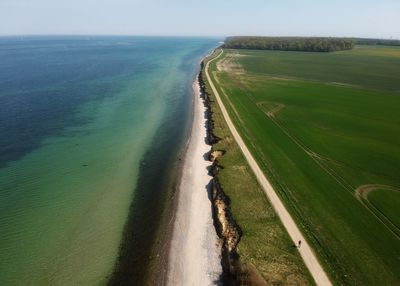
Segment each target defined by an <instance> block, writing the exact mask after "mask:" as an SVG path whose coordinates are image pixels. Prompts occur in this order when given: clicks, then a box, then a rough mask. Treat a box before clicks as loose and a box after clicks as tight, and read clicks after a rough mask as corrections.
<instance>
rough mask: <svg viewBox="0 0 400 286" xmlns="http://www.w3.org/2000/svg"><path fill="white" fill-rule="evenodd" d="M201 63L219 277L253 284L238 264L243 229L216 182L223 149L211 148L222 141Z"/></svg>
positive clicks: (224, 282) (200, 83)
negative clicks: (216, 131) (216, 133)
mask: <svg viewBox="0 0 400 286" xmlns="http://www.w3.org/2000/svg"><path fill="white" fill-rule="evenodd" d="M204 67H205V65H204V62H202V63H201V70H200V73H199V75H198V81H199V86H200V96H201V98H202V99H203V103H204V106H205V107H206V113H205V116H206V129H207V137H206V142H207V144H209V145H211V146H212V150H211V151H210V152H209V154H207V158H208V160H209V161H211V162H212V165H211V166H210V167H209V170H208V171H209V174H210V175H211V176H212V177H213V179H212V180H211V182H210V185H209V193H210V200H211V203H212V214H213V221H214V227H215V230H216V232H217V235H218V237H219V238H220V240H221V244H222V247H221V266H222V271H223V273H222V275H221V277H220V282H222V283H223V285H253V284H254V283H252V282H251V280H252V279H251V278H250V276H251V275H249V272H248V271H246V270H245V269H244V268H243V267H242V265H241V263H240V257H239V254H238V253H237V246H238V244H239V242H240V239H241V237H242V230H241V229H240V227H239V225H238V224H237V223H236V221H235V220H234V218H233V215H232V212H231V208H230V199H229V197H228V196H227V195H226V194H225V192H224V191H223V189H222V187H221V185H220V183H219V181H218V172H219V171H220V170H221V169H223V167H222V166H221V165H219V163H218V158H219V157H221V156H223V155H224V154H225V151H224V150H214V148H213V145H215V144H216V143H218V142H219V141H220V140H221V138H219V137H218V136H216V135H215V134H214V132H213V130H214V121H213V116H212V115H213V112H212V107H211V103H212V101H211V99H210V96H209V94H207V91H206V85H205V81H204V79H203V75H202V72H203V70H204Z"/></svg>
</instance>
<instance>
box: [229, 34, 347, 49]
mask: <svg viewBox="0 0 400 286" xmlns="http://www.w3.org/2000/svg"><path fill="white" fill-rule="evenodd" d="M222 47H223V48H226V49H251V50H281V51H304V52H333V51H343V50H351V49H352V48H353V47H354V41H353V40H352V39H346V38H315V37H310V38H304V37H228V38H227V39H226V40H225V43H224V44H223V46H222Z"/></svg>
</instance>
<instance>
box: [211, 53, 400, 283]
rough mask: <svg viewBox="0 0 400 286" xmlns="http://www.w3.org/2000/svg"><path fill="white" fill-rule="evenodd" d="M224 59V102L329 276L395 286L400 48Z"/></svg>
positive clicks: (220, 74)
mask: <svg viewBox="0 0 400 286" xmlns="http://www.w3.org/2000/svg"><path fill="white" fill-rule="evenodd" d="M393 54H396V56H393ZM224 55H227V56H226V57H222V59H221V61H222V62H223V69H221V65H219V63H216V64H214V65H213V66H211V70H212V71H213V72H212V74H213V76H214V78H215V81H216V82H217V83H218V86H217V88H218V90H219V92H220V94H221V95H222V100H223V101H224V103H225V105H226V106H227V109H228V112H229V113H230V116H231V118H232V119H233V121H234V124H235V125H236V126H237V127H238V128H237V129H238V131H239V133H240V134H241V136H242V137H243V139H244V141H245V142H246V144H247V145H248V146H249V149H250V150H251V152H252V153H253V155H254V157H255V158H256V160H257V162H258V164H259V165H260V167H261V168H262V169H263V171H264V173H265V174H266V175H267V176H268V177H269V179H270V180H271V181H272V183H273V185H274V187H275V188H276V189H277V191H278V193H279V194H280V195H281V198H282V199H283V200H284V201H285V203H286V204H287V206H289V209H290V211H291V212H292V214H293V215H294V216H295V217H296V218H297V220H298V223H299V224H300V225H301V226H302V229H303V232H304V233H305V234H306V235H307V237H308V239H309V240H310V243H311V244H312V245H313V247H314V249H315V250H316V252H317V253H318V255H319V257H320V259H321V261H322V262H323V264H325V266H327V269H328V270H329V272H330V273H331V275H332V277H333V278H334V280H335V281H337V282H338V283H344V284H360V283H361V284H364V285H377V283H378V284H379V285H394V284H399V283H400V275H399V273H398V271H397V269H398V268H399V266H400V262H399V260H398V257H400V236H399V235H400V232H399V224H400V222H399V219H398V218H399V217H400V209H399V208H398V204H399V203H400V192H399V189H400V178H399V176H398V174H399V173H400V150H399V147H398V146H400V116H399V106H400V94H399V90H400V84H399V82H398V80H397V79H398V78H399V76H400V57H399V55H400V49H393V48H387V49H386V48H381V47H378V48H375V47H368V48H364V47H357V48H356V49H355V50H353V51H345V52H339V53H332V54H324V55H320V54H313V53H306V54H304V53H298V52H273V51H238V50H232V51H231V50H225V52H224ZM235 55H238V56H235ZM218 65H219V66H218ZM365 189H367V190H369V191H364V190H365ZM360 190H361V191H360ZM396 203H397V207H396Z"/></svg>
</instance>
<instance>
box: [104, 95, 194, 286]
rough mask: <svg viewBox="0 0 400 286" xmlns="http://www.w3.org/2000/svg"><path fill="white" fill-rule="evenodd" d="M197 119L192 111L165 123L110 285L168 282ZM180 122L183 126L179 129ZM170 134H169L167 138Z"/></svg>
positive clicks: (142, 176) (143, 166)
mask: <svg viewBox="0 0 400 286" xmlns="http://www.w3.org/2000/svg"><path fill="white" fill-rule="evenodd" d="M185 104H186V105H187V107H188V108H190V107H191V106H192V103H191V102H189V100H188V102H187V103H185ZM181 121H182V123H181ZM191 123H192V116H191V115H190V110H188V112H187V113H185V116H184V117H180V118H174V119H172V120H167V121H165V122H164V124H163V125H161V126H160V127H159V131H158V132H157V136H156V137H155V138H153V143H152V144H151V146H150V147H149V148H148V150H147V151H146V153H145V155H144V156H143V159H142V160H141V163H140V171H139V178H138V181H137V184H136V191H135V197H134V199H133V201H132V202H131V205H130V210H129V215H128V218H127V220H126V225H125V227H124V232H123V235H122V239H121V244H120V247H119V255H118V258H117V260H116V263H115V266H114V268H113V269H112V272H111V273H110V274H109V275H108V276H107V280H108V282H107V285H111V286H112V285H163V284H160V283H161V282H162V279H163V277H164V276H165V274H163V273H166V271H167V262H168V261H167V257H168V253H169V245H170V241H171V235H172V230H173V223H172V222H173V220H174V214H175V206H176V204H177V193H178V185H179V180H180V176H181V172H182V168H183V161H182V160H181V158H182V157H183V156H184V154H185V150H186V145H187V141H188V140H189V136H190V130H191V125H192V124H191ZM177 125H180V126H183V127H182V128H179V129H178V128H176V126H177ZM166 132H167V133H168V135H167V136H163V135H164V134H165V133H166ZM166 137H168V138H169V140H171V138H173V139H172V140H171V142H169V143H170V144H171V145H169V146H172V147H169V152H166V150H165V146H166V145H165V144H166V142H164V141H165V140H164V138H166ZM160 162H162V163H160ZM148 166H153V167H152V168H148ZM152 178H157V180H154V179H152ZM160 273H162V275H160ZM132 278H134V279H132Z"/></svg>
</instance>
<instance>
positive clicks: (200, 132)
mask: <svg viewBox="0 0 400 286" xmlns="http://www.w3.org/2000/svg"><path fill="white" fill-rule="evenodd" d="M193 92H194V108H193V112H194V114H193V125H192V130H191V136H190V139H189V145H188V148H187V152H186V155H185V160H184V165H183V171H182V176H181V182H180V185H179V198H178V206H177V210H176V216H175V222H174V226H173V234H172V240H171V248H170V253H169V262H168V265H169V266H168V267H169V269H168V278H167V285H215V284H217V283H218V279H219V276H220V274H221V272H222V268H221V264H220V246H219V240H218V236H217V234H216V232H215V228H214V225H213V220H212V211H211V201H210V200H209V197H208V192H207V185H208V184H209V182H210V180H211V179H212V177H211V176H209V175H208V172H207V167H208V166H209V165H210V162H209V161H207V160H206V159H205V157H204V154H206V153H207V152H209V151H210V148H211V147H210V146H209V145H207V144H206V142H205V138H206V128H205V121H206V119H205V116H204V112H205V107H204V105H203V102H202V99H201V98H200V89H199V85H198V82H197V80H196V81H195V82H194V84H193Z"/></svg>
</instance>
